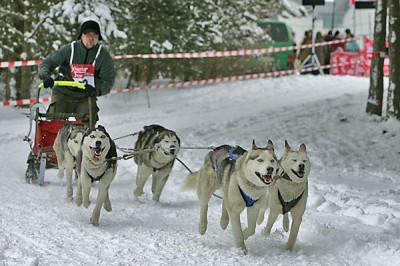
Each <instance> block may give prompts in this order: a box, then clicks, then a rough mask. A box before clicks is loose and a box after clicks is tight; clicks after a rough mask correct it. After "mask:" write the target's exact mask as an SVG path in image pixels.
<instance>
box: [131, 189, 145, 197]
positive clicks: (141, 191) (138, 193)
mask: <svg viewBox="0 0 400 266" xmlns="http://www.w3.org/2000/svg"><path fill="white" fill-rule="evenodd" d="M143 193H144V192H143V190H142V189H138V188H136V189H135V190H134V191H133V196H135V197H139V196H141V195H143Z"/></svg>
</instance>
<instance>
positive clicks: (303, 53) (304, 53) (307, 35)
mask: <svg viewBox="0 0 400 266" xmlns="http://www.w3.org/2000/svg"><path fill="white" fill-rule="evenodd" d="M305 44H312V30H308V31H306V32H304V38H303V41H302V42H301V45H305ZM310 54H311V48H301V49H300V52H299V60H300V62H301V63H302V64H303V62H304V60H306V59H307V57H308V56H309V55H310Z"/></svg>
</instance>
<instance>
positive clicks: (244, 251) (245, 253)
mask: <svg viewBox="0 0 400 266" xmlns="http://www.w3.org/2000/svg"><path fill="white" fill-rule="evenodd" d="M239 249H240V250H241V251H242V252H243V255H247V253H249V251H248V250H247V248H246V246H245V245H244V244H243V245H242V246H241V247H239Z"/></svg>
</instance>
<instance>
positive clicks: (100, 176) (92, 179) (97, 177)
mask: <svg viewBox="0 0 400 266" xmlns="http://www.w3.org/2000/svg"><path fill="white" fill-rule="evenodd" d="M106 171H107V169H106ZM106 171H104V172H103V173H102V174H101V175H99V176H96V177H93V176H91V175H90V174H89V173H88V171H86V174H87V175H88V176H89V177H90V180H91V181H92V183H93V182H95V181H100V179H101V178H102V177H103V176H104V174H105V173H106Z"/></svg>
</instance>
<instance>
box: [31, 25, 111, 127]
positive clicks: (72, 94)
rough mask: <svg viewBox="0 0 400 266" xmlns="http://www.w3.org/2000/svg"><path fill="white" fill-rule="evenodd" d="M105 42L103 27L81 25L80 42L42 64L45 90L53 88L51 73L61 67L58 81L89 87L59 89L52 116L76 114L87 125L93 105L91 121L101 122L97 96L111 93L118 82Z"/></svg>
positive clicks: (56, 52)
mask: <svg viewBox="0 0 400 266" xmlns="http://www.w3.org/2000/svg"><path fill="white" fill-rule="evenodd" d="M102 39H103V37H102V36H101V32H100V26H99V24H98V23H97V22H95V21H93V20H88V21H86V22H84V23H83V24H82V25H81V28H80V31H79V35H78V41H76V42H72V43H70V44H67V45H64V46H62V47H61V48H60V49H59V50H56V51H54V52H52V53H51V54H50V55H48V56H47V57H46V58H45V59H44V60H43V61H42V63H41V64H40V65H39V77H40V78H41V79H42V80H43V85H44V87H45V88H53V86H54V79H53V77H52V76H51V74H52V72H53V71H54V69H55V68H57V67H59V76H58V79H62V80H69V81H79V82H83V83H84V84H85V90H82V89H79V88H75V87H64V86H63V87H59V86H55V87H54V88H53V92H52V98H51V103H50V106H49V109H48V111H47V112H48V113H57V114H59V113H75V114H78V118H81V119H82V120H83V122H85V123H86V122H88V121H89V114H90V112H89V106H90V105H91V113H92V114H93V116H92V117H91V118H92V119H93V121H94V122H96V121H97V120H98V116H97V113H98V110H99V109H98V107H97V103H96V101H97V97H98V96H102V95H106V94H108V93H109V92H110V90H111V88H112V87H113V85H114V81H115V67H114V63H113V60H112V58H111V56H110V54H109V53H108V51H107V50H106V49H104V47H102V46H101V45H100V44H99V41H101V40H102ZM88 98H89V99H90V101H91V104H89V100H88ZM80 115H81V116H82V117H79V116H80ZM90 126H93V125H90Z"/></svg>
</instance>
